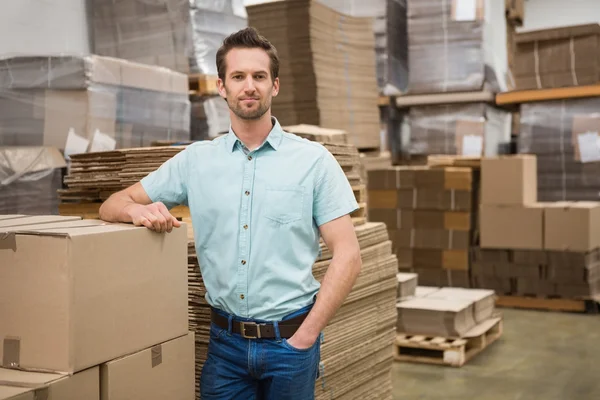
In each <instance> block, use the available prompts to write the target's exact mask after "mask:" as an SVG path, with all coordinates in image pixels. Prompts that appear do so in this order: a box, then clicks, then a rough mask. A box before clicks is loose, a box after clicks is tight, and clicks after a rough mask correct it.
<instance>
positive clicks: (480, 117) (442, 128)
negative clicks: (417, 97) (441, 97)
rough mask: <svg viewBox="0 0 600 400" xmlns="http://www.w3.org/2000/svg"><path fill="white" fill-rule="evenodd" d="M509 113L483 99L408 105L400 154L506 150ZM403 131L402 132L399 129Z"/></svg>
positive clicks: (488, 153)
mask: <svg viewBox="0 0 600 400" xmlns="http://www.w3.org/2000/svg"><path fill="white" fill-rule="evenodd" d="M511 118H512V117H511V114H510V113H508V112H506V111H504V110H500V109H498V108H496V107H493V106H491V105H488V104H486V103H466V104H439V105H429V106H415V107H411V108H410V110H409V112H408V121H407V122H408V125H409V126H410V130H409V132H407V135H406V136H408V138H409V141H408V145H407V146H404V147H403V149H402V151H404V152H405V153H406V154H404V155H403V156H404V157H403V158H413V157H419V156H427V155H430V154H453V155H463V156H475V157H479V156H493V155H498V154H503V153H506V152H507V146H508V144H509V143H510V134H511ZM400 134H402V133H400Z"/></svg>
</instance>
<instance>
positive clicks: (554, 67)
mask: <svg viewBox="0 0 600 400" xmlns="http://www.w3.org/2000/svg"><path fill="white" fill-rule="evenodd" d="M514 38H515V45H516V47H515V54H514V69H513V73H514V75H515V82H516V84H517V89H519V90H524V89H542V88H555V87H564V86H577V85H592V84H595V83H597V82H598V81H599V80H600V57H599V56H598V54H600V53H599V51H600V39H599V38H600V25H599V24H597V23H596V24H587V25H575V26H567V27H561V28H552V29H542V30H537V31H528V32H521V33H516V34H515V37H514Z"/></svg>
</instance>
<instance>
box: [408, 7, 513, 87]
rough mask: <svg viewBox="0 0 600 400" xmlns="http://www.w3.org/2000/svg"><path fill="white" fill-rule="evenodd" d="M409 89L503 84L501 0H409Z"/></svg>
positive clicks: (505, 58) (503, 58)
mask: <svg viewBox="0 0 600 400" xmlns="http://www.w3.org/2000/svg"><path fill="white" fill-rule="evenodd" d="M407 6H408V46H409V55H408V60H409V71H410V74H409V91H410V92H411V93H441V92H462V91H478V90H483V89H491V90H494V91H496V90H505V88H506V84H505V75H506V72H507V55H506V21H505V19H504V4H503V2H501V1H496V0H485V1H466V0H408V2H407Z"/></svg>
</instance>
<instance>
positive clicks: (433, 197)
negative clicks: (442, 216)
mask: <svg viewBox="0 0 600 400" xmlns="http://www.w3.org/2000/svg"><path fill="white" fill-rule="evenodd" d="M471 199H472V194H471V192H470V191H465V190H454V189H450V190H439V189H400V190H398V206H399V207H400V208H402V209H409V210H417V209H423V210H444V211H445V210H450V211H470V210H471ZM369 201H371V199H370V198H369Z"/></svg>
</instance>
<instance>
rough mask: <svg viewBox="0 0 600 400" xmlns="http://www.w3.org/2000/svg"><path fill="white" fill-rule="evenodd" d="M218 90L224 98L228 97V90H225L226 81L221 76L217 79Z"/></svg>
mask: <svg viewBox="0 0 600 400" xmlns="http://www.w3.org/2000/svg"><path fill="white" fill-rule="evenodd" d="M217 90H218V91H219V94H220V95H221V97H222V98H224V99H226V98H227V91H226V90H225V81H223V80H222V79H221V78H218V79H217Z"/></svg>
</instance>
